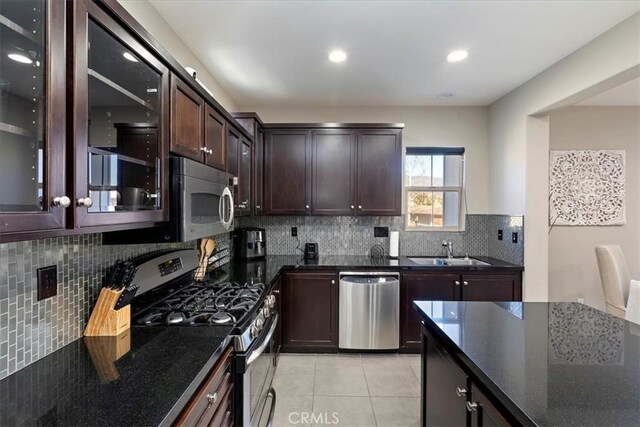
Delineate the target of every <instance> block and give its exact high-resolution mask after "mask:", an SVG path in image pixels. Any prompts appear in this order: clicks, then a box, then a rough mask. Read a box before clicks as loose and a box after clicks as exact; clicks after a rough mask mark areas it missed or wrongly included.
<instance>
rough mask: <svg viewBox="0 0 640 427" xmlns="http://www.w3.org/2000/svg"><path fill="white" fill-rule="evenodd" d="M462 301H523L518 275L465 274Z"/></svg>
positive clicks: (463, 276)
mask: <svg viewBox="0 0 640 427" xmlns="http://www.w3.org/2000/svg"><path fill="white" fill-rule="evenodd" d="M461 281H462V301H522V286H521V283H520V282H521V279H520V273H518V274H491V273H489V274H487V273H465V274H463V275H462V279H461Z"/></svg>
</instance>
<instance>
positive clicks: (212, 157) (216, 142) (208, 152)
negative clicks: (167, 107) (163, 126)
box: [170, 74, 227, 170]
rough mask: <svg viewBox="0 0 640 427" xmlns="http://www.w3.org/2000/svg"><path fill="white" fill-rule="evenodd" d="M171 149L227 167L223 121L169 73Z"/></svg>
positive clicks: (209, 106) (224, 121)
mask: <svg viewBox="0 0 640 427" xmlns="http://www.w3.org/2000/svg"><path fill="white" fill-rule="evenodd" d="M170 147H171V152H172V153H175V154H178V155H180V156H184V157H188V158H190V159H193V160H195V161H198V162H200V163H205V164H207V165H209V166H212V167H214V168H216V169H220V170H226V166H227V121H226V120H225V119H224V117H222V115H221V114H220V113H218V112H217V111H216V110H215V109H214V108H213V107H212V106H211V105H209V104H208V103H206V102H205V100H204V99H203V98H202V97H201V96H200V95H198V93H197V92H196V91H195V90H193V89H192V88H191V86H189V85H188V84H187V83H186V82H185V81H183V80H182V79H181V78H180V77H178V76H176V75H175V74H171V144H170Z"/></svg>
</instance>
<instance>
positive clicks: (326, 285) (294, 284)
mask: <svg viewBox="0 0 640 427" xmlns="http://www.w3.org/2000/svg"><path fill="white" fill-rule="evenodd" d="M282 351H289V352H295V351H300V352H305V351H308V352H313V351H323V352H334V351H335V352H337V351H338V273H337V272H322V273H319V272H287V273H285V276H284V282H283V288H282Z"/></svg>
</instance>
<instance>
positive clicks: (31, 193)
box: [0, 0, 71, 242]
mask: <svg viewBox="0 0 640 427" xmlns="http://www.w3.org/2000/svg"><path fill="white" fill-rule="evenodd" d="M64 14H65V2H62V1H46V0H0V55H1V58H0V242H2V241H4V240H5V239H6V237H7V235H8V233H19V232H23V231H35V230H56V229H63V228H64V227H65V210H64V208H65V207H66V206H69V204H70V202H71V200H70V198H68V197H67V196H66V194H65V191H64V188H65V187H64V177H65V169H64V149H65V134H64V132H65V61H64V57H65V55H64V39H65V28H64Z"/></svg>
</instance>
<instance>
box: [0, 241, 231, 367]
mask: <svg viewBox="0 0 640 427" xmlns="http://www.w3.org/2000/svg"><path fill="white" fill-rule="evenodd" d="M216 239H218V240H224V241H226V240H228V234H225V235H222V236H217V237H216ZM185 247H186V248H191V247H192V248H195V247H196V243H195V242H187V243H174V244H143V245H117V246H110V245H103V244H102V235H101V234H88V235H83V236H69V237H59V238H53V239H42V240H32V241H26V242H15V243H2V244H0V379H2V378H5V377H7V376H9V375H11V374H12V373H14V372H15V371H17V370H19V369H21V368H23V367H25V366H27V365H29V364H30V363H33V362H35V361H36V360H38V359H40V358H42V357H44V356H46V355H48V354H50V353H52V352H54V351H56V350H58V349H59V348H61V347H63V346H65V345H66V344H69V343H70V342H72V341H74V340H76V339H78V338H80V337H81V336H82V333H83V331H84V328H85V325H86V322H87V321H88V319H89V314H90V311H91V309H92V307H93V305H94V304H95V301H96V299H97V297H98V293H99V290H100V287H101V286H102V281H103V276H104V274H105V272H106V270H107V269H108V268H109V267H110V266H111V265H113V263H114V262H115V261H116V260H117V259H127V260H128V259H131V258H134V257H137V256H140V255H144V254H147V253H150V252H153V251H157V250H161V249H170V248H185ZM51 265H55V266H56V267H57V270H58V289H57V295H56V296H54V297H52V298H48V299H45V300H42V301H38V297H37V270H38V268H40V267H47V266H51Z"/></svg>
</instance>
